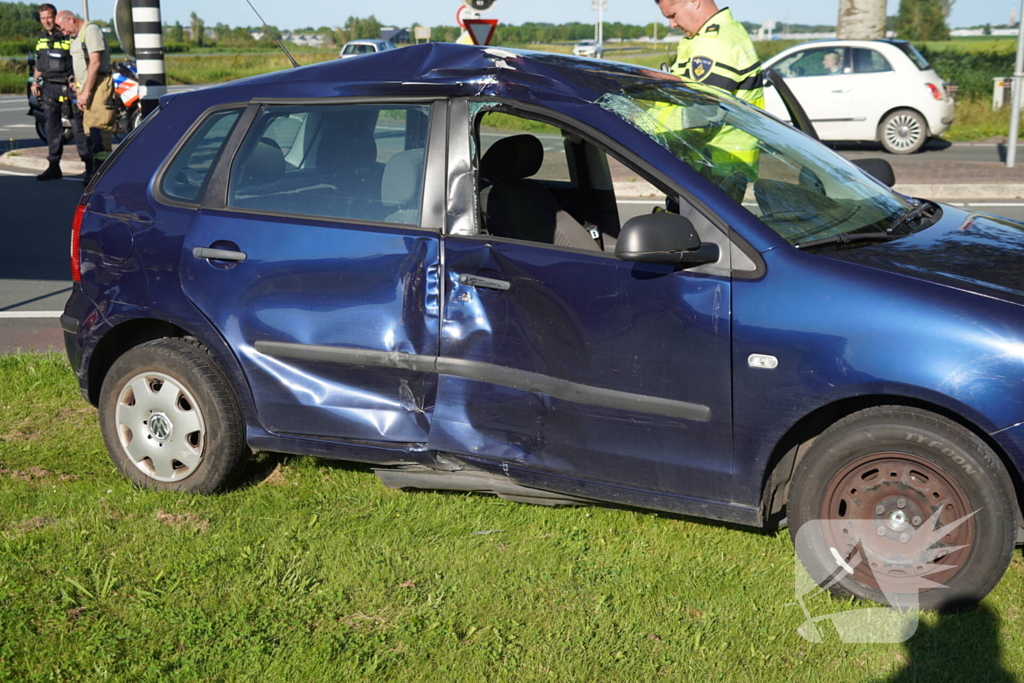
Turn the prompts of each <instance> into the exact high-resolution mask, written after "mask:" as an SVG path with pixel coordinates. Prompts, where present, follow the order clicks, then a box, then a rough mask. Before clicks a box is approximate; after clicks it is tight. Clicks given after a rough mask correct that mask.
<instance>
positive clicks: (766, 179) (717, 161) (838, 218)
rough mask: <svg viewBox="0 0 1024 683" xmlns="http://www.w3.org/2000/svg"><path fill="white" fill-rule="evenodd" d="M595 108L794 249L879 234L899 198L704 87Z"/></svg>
mask: <svg viewBox="0 0 1024 683" xmlns="http://www.w3.org/2000/svg"><path fill="white" fill-rule="evenodd" d="M597 104H598V105H600V106H601V107H603V108H604V109H606V110H608V111H610V112H612V113H614V114H615V115H617V116H619V117H620V118H622V119H623V120H625V121H626V122H627V123H629V124H630V125H632V126H633V127H635V128H637V129H638V130H640V131H642V132H643V133H645V134H646V135H648V136H650V137H651V138H652V139H653V140H654V141H656V142H657V143H658V144H659V145H661V146H662V147H664V148H665V149H667V150H669V151H670V152H672V153H673V154H674V155H675V156H677V157H678V158H679V159H681V160H682V161H684V162H686V163H687V164H688V165H690V166H691V167H693V168H694V169H695V170H696V171H697V172H698V173H700V174H701V175H702V176H704V177H705V178H707V179H708V180H710V181H711V182H712V183H714V184H715V185H716V186H717V187H718V188H720V189H721V190H722V191H724V192H725V193H726V194H727V195H729V196H730V197H732V198H733V199H734V200H736V201H737V202H739V203H741V204H742V205H743V207H744V208H746V209H747V210H748V211H750V212H751V213H752V214H754V215H755V216H757V217H758V218H760V220H761V221H762V222H763V223H764V224H765V225H767V226H768V227H770V228H771V229H772V230H774V231H775V232H777V233H778V234H779V235H780V236H781V237H782V238H783V239H785V240H786V241H787V242H789V243H790V244H800V243H802V242H808V241H810V240H818V239H823V238H828V237H832V236H835V235H840V234H851V233H877V232H884V231H886V229H887V228H889V227H890V226H891V224H892V222H893V221H894V220H895V219H896V218H897V217H898V216H899V215H900V214H902V213H903V212H904V211H905V210H907V208H908V204H907V203H906V201H905V200H904V199H902V198H901V197H899V196H898V195H896V194H894V193H893V192H891V191H889V190H888V188H886V187H885V186H883V185H882V184H880V183H878V182H876V181H874V180H873V179H872V178H870V177H868V176H867V175H865V174H864V172H862V171H861V170H860V169H859V168H857V167H856V166H854V165H853V164H851V163H850V162H848V161H847V160H845V159H843V158H842V157H840V156H839V155H838V154H835V153H833V152H831V151H829V150H828V149H826V148H825V147H823V146H822V145H820V144H819V143H817V142H816V141H814V140H813V139H811V138H809V137H808V136H806V135H804V134H803V133H800V132H799V131H797V130H795V129H793V128H791V127H789V126H788V125H786V124H784V123H781V122H779V121H777V120H775V119H773V118H771V117H769V116H765V115H764V113H763V112H761V111H760V110H758V109H756V108H755V107H753V106H750V105H748V104H746V103H744V102H741V101H739V100H736V99H733V98H731V97H728V96H726V95H724V94H722V93H719V92H718V91H716V90H714V89H712V88H707V87H706V86H703V85H700V84H692V83H690V84H686V85H684V84H681V83H664V84H654V85H643V86H636V87H631V88H627V89H625V90H619V91H617V92H612V93H608V94H606V95H604V96H602V97H601V98H600V99H599V100H598V101H597Z"/></svg>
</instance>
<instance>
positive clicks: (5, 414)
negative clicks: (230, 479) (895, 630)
mask: <svg viewBox="0 0 1024 683" xmlns="http://www.w3.org/2000/svg"><path fill="white" fill-rule="evenodd" d="M257 465H258V467H257V472H258V476H253V477H252V480H251V482H250V484H249V485H247V486H246V487H244V488H242V489H240V490H237V491H234V492H232V493H228V494H226V495H220V496H212V497H194V496H185V495H177V494H169V493H161V492H155V491H139V490H136V489H133V488H132V487H131V486H129V485H128V483H127V482H126V481H125V480H123V479H122V478H121V477H120V476H119V475H118V474H116V472H115V471H114V469H113V466H112V465H111V464H110V462H109V460H108V459H107V456H106V454H105V452H104V450H103V445H102V443H101V440H100V437H99V432H98V429H97V427H96V418H95V414H94V411H93V410H92V409H91V408H89V407H88V406H86V404H84V403H83V402H82V399H81V398H80V396H79V394H78V391H77V388H76V386H75V382H74V378H73V377H72V375H71V372H70V370H69V368H68V366H67V363H66V361H65V360H64V359H63V357H61V356H58V355H43V356H30V355H19V356H4V357H0V548H2V553H0V679H2V680H9V681H44V680H45V681H50V680H68V681H86V680H90V681H91V680H118V681H158V680H159V681H163V680H175V681H204V682H205V681H210V680H217V681H249V680H262V681H283V680H292V681H307V680H310V681H311V680H317V681H320V680H332V681H359V680H371V679H375V680H376V679H388V680H402V681H431V682H434V681H439V680H443V681H482V680H488V681H551V680H557V681H594V680H597V681H610V680H619V681H647V680H672V681H683V680H736V681H741V680H742V681H794V680H815V681H864V680H882V679H885V678H886V677H888V676H891V675H893V674H895V673H897V672H900V671H904V670H905V669H906V668H907V667H908V666H911V665H913V668H912V669H911V670H910V671H904V673H909V674H912V675H915V676H917V677H918V678H919V679H921V680H961V676H962V675H963V673H964V671H965V669H964V667H965V666H968V664H967V663H970V664H969V666H970V667H971V669H970V670H971V678H972V679H973V680H986V677H987V676H991V675H994V674H995V673H996V672H998V671H999V670H1000V669H1001V670H1003V671H1004V672H1010V673H1011V674H1016V675H1020V674H1022V673H1024V643H1022V639H1021V637H1020V625H1019V622H1018V620H1017V616H1018V614H1019V610H1020V609H1021V608H1020V607H1019V605H1020V603H1021V597H1022V592H1024V580H1022V579H1024V563H1022V562H1021V559H1020V556H1019V555H1018V556H1016V557H1015V559H1014V563H1013V565H1012V566H1011V568H1010V572H1009V574H1008V576H1007V577H1006V579H1004V581H1003V582H1002V583H1001V584H1000V586H999V587H998V588H997V589H996V591H995V592H994V593H993V594H992V596H990V597H989V598H988V599H987V600H986V601H985V603H984V604H983V607H982V608H981V609H978V610H976V611H974V612H971V613H968V614H963V615H958V616H943V617H938V616H935V615H927V616H926V618H925V620H924V622H923V623H922V625H921V627H920V630H919V633H918V634H917V635H916V636H915V637H914V638H913V639H911V641H910V642H909V644H908V645H899V644H883V645H857V644H844V643H841V642H839V641H838V639H837V637H836V636H835V634H834V633H832V632H831V631H829V629H828V628H826V629H824V630H825V631H826V632H825V641H826V642H825V643H824V644H812V643H809V642H807V641H805V640H803V639H802V638H800V637H799V636H798V635H797V633H796V629H797V627H798V626H800V624H801V623H802V622H803V620H804V617H803V614H802V612H801V611H800V610H799V609H798V608H797V607H795V606H793V605H790V604H788V603H791V602H793V600H794V595H793V552H792V546H791V544H790V541H789V539H788V537H787V534H786V532H784V531H783V532H779V533H762V532H757V531H752V530H746V529H739V528H731V527H727V526H723V525H714V524H706V523H701V522H697V521H693V520H688V519H682V518H678V517H674V516H670V515H659V514H655V513H649V512H643V511H637V510H630V509H616V508H604V507H578V508H555V509H549V508H539V507H530V506H526V505H519V504H515V503H509V502H506V501H502V500H500V499H497V498H492V497H487V496H478V495H462V494H450V493H401V492H397V491H391V490H388V489H386V488H384V487H383V486H382V485H380V484H379V483H378V482H377V480H376V479H375V477H374V476H373V475H372V473H371V472H370V470H369V469H368V468H365V467H362V466H348V465H338V464H331V463H328V462H325V461H318V460H314V459H311V458H287V459H284V458H274V457H270V456H264V457H262V458H261V459H260V460H259V462H258V463H257ZM853 606H855V605H848V604H845V603H842V602H839V601H835V600H832V599H831V598H829V597H827V596H824V595H820V596H817V597H816V598H813V599H811V600H810V601H809V607H810V609H811V610H812V611H813V612H814V613H816V614H824V613H828V612H834V611H836V610H839V609H844V608H848V607H853Z"/></svg>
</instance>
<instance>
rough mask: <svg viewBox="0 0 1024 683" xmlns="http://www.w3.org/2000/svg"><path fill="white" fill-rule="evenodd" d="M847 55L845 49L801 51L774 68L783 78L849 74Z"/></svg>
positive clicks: (831, 48)
mask: <svg viewBox="0 0 1024 683" xmlns="http://www.w3.org/2000/svg"><path fill="white" fill-rule="evenodd" d="M846 53H847V49H846V48H843V47H821V48H813V49H809V50H800V51H799V52H795V53H793V54H791V55H789V56H788V57H785V58H783V59H781V60H779V62H778V64H776V65H775V67H774V68H775V70H776V71H777V72H779V73H780V74H782V77H783V78H802V77H804V76H828V75H832V74H842V73H849V69H848V68H847V67H848V66H849V65H848V64H847V59H846Z"/></svg>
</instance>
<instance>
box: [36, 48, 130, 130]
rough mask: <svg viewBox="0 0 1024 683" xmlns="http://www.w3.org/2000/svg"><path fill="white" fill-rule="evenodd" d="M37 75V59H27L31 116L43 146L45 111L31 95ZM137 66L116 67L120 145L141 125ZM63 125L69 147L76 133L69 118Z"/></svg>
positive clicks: (116, 106) (72, 91) (114, 67)
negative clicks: (35, 75) (33, 75)
mask: <svg viewBox="0 0 1024 683" xmlns="http://www.w3.org/2000/svg"><path fill="white" fill-rule="evenodd" d="M34 72H35V56H34V55H31V54H30V55H29V58H28V73H29V77H28V81H27V82H26V84H25V88H26V91H27V92H26V94H27V95H28V109H29V111H28V115H29V116H32V117H34V118H35V120H36V135H38V136H39V139H40V140H42V141H43V142H46V110H45V109H44V108H43V103H42V101H41V100H40V98H38V97H36V96H35V95H33V94H32V83H33V82H34V79H33V77H32V74H33V73H34ZM138 78H139V77H138V74H137V72H136V70H135V66H134V65H133V64H131V63H128V62H117V63H116V64H114V65H113V79H114V99H113V103H114V111H115V112H116V113H117V119H116V126H117V127H116V129H115V130H114V136H113V137H114V141H115V142H120V141H121V140H123V139H124V138H125V136H127V135H128V133H130V132H131V131H132V130H134V129H135V127H136V126H138V125H139V124H140V123H141V122H142V106H141V103H140V98H139V80H138ZM70 94H71V100H70V102H71V106H72V107H74V106H75V93H74V89H71V93H70ZM61 121H62V123H63V132H62V139H63V141H64V144H65V145H66V144H69V143H70V142H71V141H72V140H73V139H74V132H73V131H72V130H71V119H70V117H69V116H62V117H61Z"/></svg>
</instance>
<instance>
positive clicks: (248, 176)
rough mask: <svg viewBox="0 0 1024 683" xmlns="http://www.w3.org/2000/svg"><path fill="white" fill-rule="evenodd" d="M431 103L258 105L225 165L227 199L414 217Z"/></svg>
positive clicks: (401, 219)
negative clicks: (228, 169) (230, 161)
mask: <svg viewBox="0 0 1024 683" xmlns="http://www.w3.org/2000/svg"><path fill="white" fill-rule="evenodd" d="M429 122H430V107H429V106H423V105H399V104H342V105H280V106H267V107H264V108H263V109H262V110H261V111H260V114H259V116H258V117H257V119H256V121H255V122H254V123H253V125H252V127H251V128H250V129H249V132H248V134H247V135H246V139H245V140H244V141H243V143H242V146H241V148H240V149H239V151H238V155H237V156H236V157H235V161H234V163H233V165H232V168H231V179H230V184H229V187H228V206H231V207H234V208H239V209H250V210H256V211H266V212H270V213H284V214H291V215H303V216H316V217H323V218H335V219H347V220H359V221H375V222H387V223H403V224H406V225H419V223H420V203H421V200H422V196H423V171H424V167H425V164H426V147H427V132H428V130H429Z"/></svg>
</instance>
